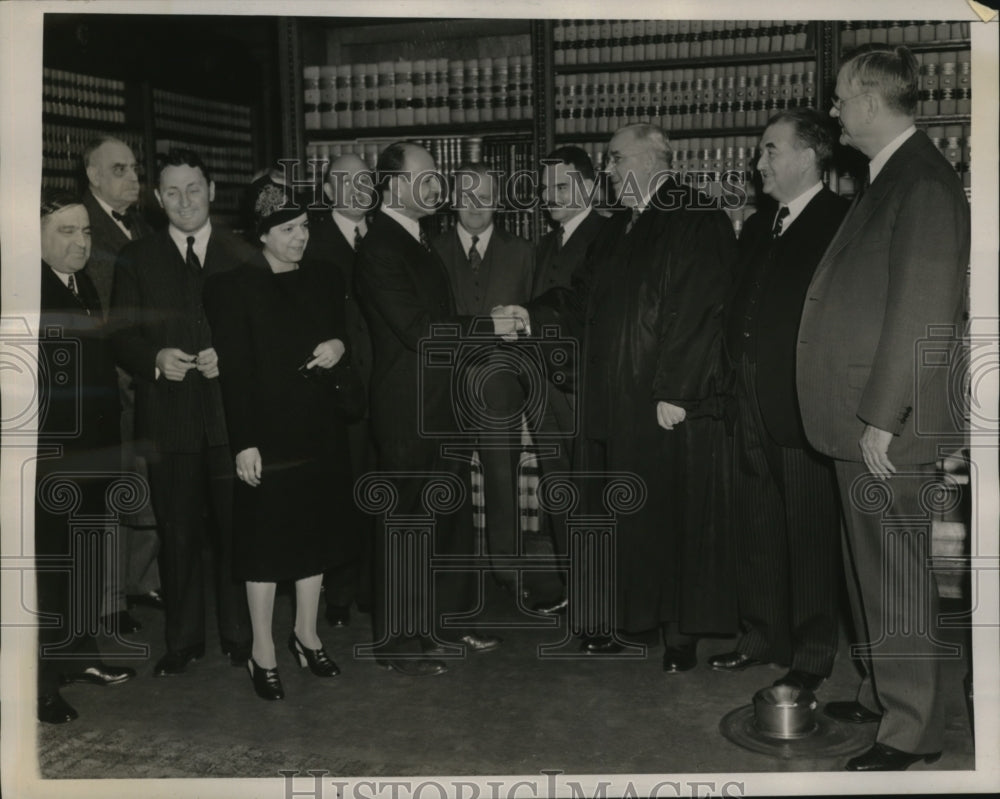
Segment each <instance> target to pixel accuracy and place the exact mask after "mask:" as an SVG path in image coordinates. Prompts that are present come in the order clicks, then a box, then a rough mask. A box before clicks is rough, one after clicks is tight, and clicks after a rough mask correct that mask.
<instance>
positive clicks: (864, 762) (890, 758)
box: [847, 743, 941, 771]
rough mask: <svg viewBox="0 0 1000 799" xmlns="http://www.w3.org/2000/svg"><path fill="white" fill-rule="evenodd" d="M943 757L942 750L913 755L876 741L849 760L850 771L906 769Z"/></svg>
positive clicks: (935, 761)
mask: <svg viewBox="0 0 1000 799" xmlns="http://www.w3.org/2000/svg"><path fill="white" fill-rule="evenodd" d="M940 759H941V753H940V752H931V753H929V754H925V755H911V754H910V753H909V752H902V751H900V750H899V749H894V748H893V747H891V746H886V745H885V744H880V743H876V744H875V745H874V746H872V748H871V749H869V750H868V751H867V752H865V753H864V754H863V755H858V756H857V757H852V758H851V759H850V760H848V761H847V770H848V771H906V770H907V769H908V768H909V767H910V766H912V765H913V764H914V763H919V762H920V761H921V760H923V761H924V762H925V763H937V761H938V760H940Z"/></svg>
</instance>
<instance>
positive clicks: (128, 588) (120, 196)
mask: <svg viewBox="0 0 1000 799" xmlns="http://www.w3.org/2000/svg"><path fill="white" fill-rule="evenodd" d="M82 161H83V167H84V172H85V174H86V176H87V184H88V187H87V190H86V191H85V192H84V195H83V205H84V207H85V208H86V209H87V214H88V215H89V217H90V229H91V251H90V259H89V260H88V261H87V274H88V275H89V276H90V279H91V281H92V282H93V284H94V288H96V289H97V296H98V297H99V299H100V301H101V308H102V309H103V312H104V316H105V318H107V316H108V312H109V311H110V309H111V291H112V287H113V285H114V273H115V261H116V260H117V258H118V253H120V252H121V250H122V248H123V247H124V246H125V245H126V244H128V243H129V242H130V241H135V240H136V239H141V238H143V237H144V236H148V235H149V234H150V233H152V232H153V230H152V228H151V227H150V226H149V224H148V223H147V222H146V220H145V219H143V217H142V215H141V214H140V213H139V210H138V208H137V207H136V203H137V202H138V201H139V175H138V165H137V164H136V160H135V155H134V154H133V153H132V149H131V148H130V147H129V146H128V145H127V144H126V143H125V142H123V141H121V140H120V139H116V138H114V137H113V136H100V137H98V138H96V139H93V140H92V141H91V142H89V143H88V144H87V146H86V147H85V148H84V151H83V157H82ZM118 387H119V395H120V399H121V404H122V414H121V436H122V468H123V469H125V470H126V471H129V472H135V473H137V474H140V475H143V476H145V475H146V473H147V470H146V464H145V459H144V458H142V457H141V456H138V455H137V454H136V452H135V445H134V438H135V435H134V434H135V390H134V388H133V387H132V379H131V377H129V376H128V375H127V374H126V373H125V372H124V371H122V370H121V369H119V370H118ZM155 527H156V519H155V518H154V516H153V511H152V508H150V507H147V508H145V509H143V510H141V511H139V512H138V513H137V514H136V515H135V516H132V517H129V518H126V519H122V524H121V526H120V528H119V536H118V540H117V545H118V568H117V569H116V570H111V569H108V570H107V571H106V574H107V575H108V578H107V583H108V584H107V586H106V588H105V594H104V606H103V608H102V611H101V613H102V616H103V622H104V628H105V630H106V631H107V632H109V633H111V634H122V635H127V634H129V633H133V632H135V631H137V630H138V629H139V628H140V624H139V622H138V621H136V619H135V618H134V617H133V616H132V615H131V614H130V613H129V612H128V604H130V603H132V602H138V603H144V604H148V605H152V606H154V607H158V608H160V609H162V607H163V601H162V599H161V598H160V594H159V588H160V572H159V568H158V566H157V561H156V554H157V551H158V550H159V545H158V543H157V537H156V529H155ZM115 575H117V579H115ZM126 595H127V596H128V602H126Z"/></svg>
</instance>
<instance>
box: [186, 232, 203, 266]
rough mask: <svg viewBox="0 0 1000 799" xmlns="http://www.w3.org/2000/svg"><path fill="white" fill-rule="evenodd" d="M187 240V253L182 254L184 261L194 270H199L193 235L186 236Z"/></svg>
mask: <svg viewBox="0 0 1000 799" xmlns="http://www.w3.org/2000/svg"><path fill="white" fill-rule="evenodd" d="M187 242H188V248H187V255H185V256H184V262H185V263H186V264H187V265H188V266H189V267H191V268H192V269H193V270H194V271H196V272H201V261H199V260H198V254H197V253H196V252H195V251H194V236H188V237H187Z"/></svg>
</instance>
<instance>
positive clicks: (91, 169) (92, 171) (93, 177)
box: [87, 164, 100, 186]
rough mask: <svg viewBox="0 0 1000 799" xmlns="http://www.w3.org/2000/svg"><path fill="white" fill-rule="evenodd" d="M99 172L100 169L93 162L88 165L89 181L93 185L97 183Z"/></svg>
mask: <svg viewBox="0 0 1000 799" xmlns="http://www.w3.org/2000/svg"><path fill="white" fill-rule="evenodd" d="M98 172H100V170H99V169H98V168H97V167H96V166H94V165H93V164H91V165H90V166H88V167H87V181H88V182H89V183H90V185H91V186H96V185H97V174H98Z"/></svg>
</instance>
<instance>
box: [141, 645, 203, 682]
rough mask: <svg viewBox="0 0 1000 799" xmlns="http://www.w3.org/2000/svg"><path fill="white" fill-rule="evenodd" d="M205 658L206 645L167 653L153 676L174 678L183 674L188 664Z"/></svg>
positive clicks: (159, 662)
mask: <svg viewBox="0 0 1000 799" xmlns="http://www.w3.org/2000/svg"><path fill="white" fill-rule="evenodd" d="M203 657H205V645H204V644H197V645H195V646H189V647H185V648H184V649H179V650H177V651H176V652H167V654H165V655H164V656H163V657H161V658H160V659H159V660H158V661H157V662H156V665H155V666H154V667H153V676H154V677H172V676H173V675H175V674H183V673H184V670H185V669H186V668H187V664H188V663H190V662H191V661H192V660H199V659H200V658H203Z"/></svg>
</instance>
